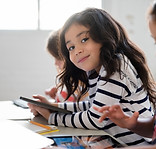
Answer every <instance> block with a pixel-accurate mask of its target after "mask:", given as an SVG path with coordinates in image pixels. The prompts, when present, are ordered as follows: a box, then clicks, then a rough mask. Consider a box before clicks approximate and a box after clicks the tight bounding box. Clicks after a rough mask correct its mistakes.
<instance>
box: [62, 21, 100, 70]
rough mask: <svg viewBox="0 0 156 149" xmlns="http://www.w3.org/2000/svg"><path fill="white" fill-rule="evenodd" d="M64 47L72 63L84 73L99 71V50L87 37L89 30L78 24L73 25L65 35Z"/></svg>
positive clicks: (97, 44) (97, 45) (98, 46)
mask: <svg viewBox="0 0 156 149" xmlns="http://www.w3.org/2000/svg"><path fill="white" fill-rule="evenodd" d="M65 40H66V47H67V49H68V50H69V57H70V60H71V61H72V63H73V64H74V65H75V66H77V67H78V68H80V69H82V70H84V71H90V70H93V69H95V70H96V71H99V68H100V67H101V65H100V48H101V46H102V44H100V43H97V42H95V41H94V40H93V39H92V38H91V37H90V35H89V29H88V28H87V27H85V26H83V25H80V24H73V25H71V26H70V28H69V29H68V30H67V32H66V33H65Z"/></svg>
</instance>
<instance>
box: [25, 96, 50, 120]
mask: <svg viewBox="0 0 156 149" xmlns="http://www.w3.org/2000/svg"><path fill="white" fill-rule="evenodd" d="M33 98H35V99H38V101H40V102H43V103H47V104H51V103H50V102H49V101H48V100H47V99H46V98H45V97H43V96H41V95H33ZM28 106H29V108H30V110H31V112H32V113H33V115H34V116H37V115H38V114H41V115H42V116H43V117H44V118H45V119H47V120H48V119H49V116H50V111H49V110H47V109H45V108H41V107H39V106H36V105H34V104H31V103H28Z"/></svg>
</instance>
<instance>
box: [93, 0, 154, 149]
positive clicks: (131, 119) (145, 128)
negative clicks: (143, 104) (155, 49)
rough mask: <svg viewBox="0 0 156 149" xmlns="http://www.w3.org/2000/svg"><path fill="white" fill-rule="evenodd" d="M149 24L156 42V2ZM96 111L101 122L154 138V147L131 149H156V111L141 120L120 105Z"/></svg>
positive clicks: (137, 115)
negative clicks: (108, 122) (108, 120)
mask: <svg viewBox="0 0 156 149" xmlns="http://www.w3.org/2000/svg"><path fill="white" fill-rule="evenodd" d="M147 22H148V27H149V30H150V33H151V36H152V37H153V39H154V40H155V42H156V1H154V3H153V5H152V6H150V7H149V9H148V17H147ZM153 89H154V88H153ZM153 107H155V108H156V100H155V98H154V99H153ZM94 109H95V110H97V111H98V112H101V113H102V116H101V117H100V119H99V122H102V121H103V120H104V119H105V118H109V119H110V120H112V121H113V122H114V123H115V124H117V125H118V126H120V127H122V128H128V129H130V130H131V131H133V132H135V133H137V134H139V135H142V136H145V137H149V138H152V140H153V141H152V144H155V145H153V146H141V147H137V146H135V147H129V149H130V148H132V149H145V148H146V149H155V148H156V110H155V115H154V116H153V117H149V118H147V119H145V118H143V119H141V118H139V112H134V114H133V115H131V116H130V115H127V114H126V113H124V111H123V110H122V108H121V107H120V105H113V106H103V107H99V108H98V107H94Z"/></svg>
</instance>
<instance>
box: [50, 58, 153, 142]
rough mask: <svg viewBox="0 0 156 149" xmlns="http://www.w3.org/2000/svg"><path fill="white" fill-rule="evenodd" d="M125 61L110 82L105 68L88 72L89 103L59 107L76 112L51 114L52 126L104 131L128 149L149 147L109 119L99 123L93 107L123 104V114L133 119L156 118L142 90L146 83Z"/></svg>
mask: <svg viewBox="0 0 156 149" xmlns="http://www.w3.org/2000/svg"><path fill="white" fill-rule="evenodd" d="M125 60H126V63H125V62H124V61H123V60H122V65H121V70H122V71H121V76H120V75H119V73H118V72H116V73H114V74H113V75H112V76H111V78H110V79H109V80H108V82H106V81H105V79H104V76H105V75H106V71H105V69H104V67H103V66H102V67H101V69H100V72H99V74H97V73H96V71H91V72H88V78H89V99H88V101H84V102H80V103H79V106H78V105H77V103H59V107H62V108H65V109H68V110H72V111H73V113H72V114H58V113H51V115H50V117H49V120H48V122H49V124H55V125H59V126H66V127H74V128H85V129H97V130H104V131H106V132H107V133H109V134H111V135H113V136H114V137H116V138H117V139H119V140H121V141H123V142H124V143H126V144H127V145H146V144H148V143H147V139H146V138H143V137H141V136H139V135H137V134H135V133H133V132H131V131H129V130H128V129H123V128H120V127H119V126H117V125H116V124H114V123H113V122H112V121H111V120H109V119H108V118H106V119H105V120H104V121H103V122H102V123H99V121H98V119H99V117H100V116H101V113H99V112H97V111H95V110H94V109H93V106H97V107H101V106H104V105H114V104H120V105H121V107H122V109H123V111H124V112H125V113H126V114H128V115H132V114H133V112H134V111H138V112H139V114H140V117H147V116H152V115H153V112H152V110H151V105H150V102H149V97H148V95H147V92H146V91H145V90H144V89H143V88H142V82H141V80H140V78H139V76H138V74H137V71H136V70H135V69H134V67H133V65H132V64H131V63H130V61H129V60H128V59H127V58H126V57H125Z"/></svg>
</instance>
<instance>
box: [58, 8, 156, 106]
mask: <svg viewBox="0 0 156 149" xmlns="http://www.w3.org/2000/svg"><path fill="white" fill-rule="evenodd" d="M72 24H80V25H83V26H85V27H87V28H88V29H89V34H90V37H91V38H92V39H93V40H94V41H95V42H97V43H101V44H102V48H101V49H100V50H101V51H100V62H101V64H102V65H103V66H104V68H105V70H106V72H107V74H106V76H105V78H104V79H105V80H108V79H109V78H110V76H111V75H112V74H113V73H115V72H116V71H118V72H119V73H121V70H120V65H121V62H120V58H119V56H118V55H119V54H120V55H125V56H127V57H128V59H129V60H130V61H131V63H132V64H133V66H134V67H135V69H136V70H137V72H138V75H139V77H140V79H141V80H142V82H143V88H144V89H145V90H147V92H148V95H149V98H150V101H151V102H152V103H153V104H154V103H155V100H156V93H155V82H154V80H153V77H152V74H151V72H150V70H149V68H148V66H147V63H146V59H145V56H144V53H143V52H142V51H141V50H140V48H139V47H137V46H136V45H135V44H134V43H133V42H132V41H131V40H130V39H129V38H128V36H127V34H126V31H125V30H124V28H123V27H122V26H121V25H120V24H119V23H118V22H117V21H116V20H115V19H113V18H112V17H111V16H110V15H109V14H108V13H107V12H106V11H104V10H103V9H97V8H88V9H86V10H84V11H82V12H79V13H75V14H73V15H72V16H71V17H70V18H69V19H68V20H67V21H66V23H65V24H64V26H63V28H62V30H61V34H60V42H61V53H62V55H63V56H64V58H65V70H64V71H63V72H62V74H60V75H59V79H60V82H61V85H65V86H66V87H67V91H68V97H69V96H70V95H71V94H73V93H74V91H75V90H76V88H77V87H78V85H79V81H81V82H82V90H81V92H80V94H84V93H85V92H86V91H87V89H88V78H87V76H86V72H85V71H83V70H81V69H79V68H77V67H76V66H75V65H74V64H73V63H72V62H71V61H70V59H69V51H68V49H67V47H66V44H65V33H66V32H67V30H68V29H69V28H70V26H71V25H72ZM68 97H67V98H68Z"/></svg>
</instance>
